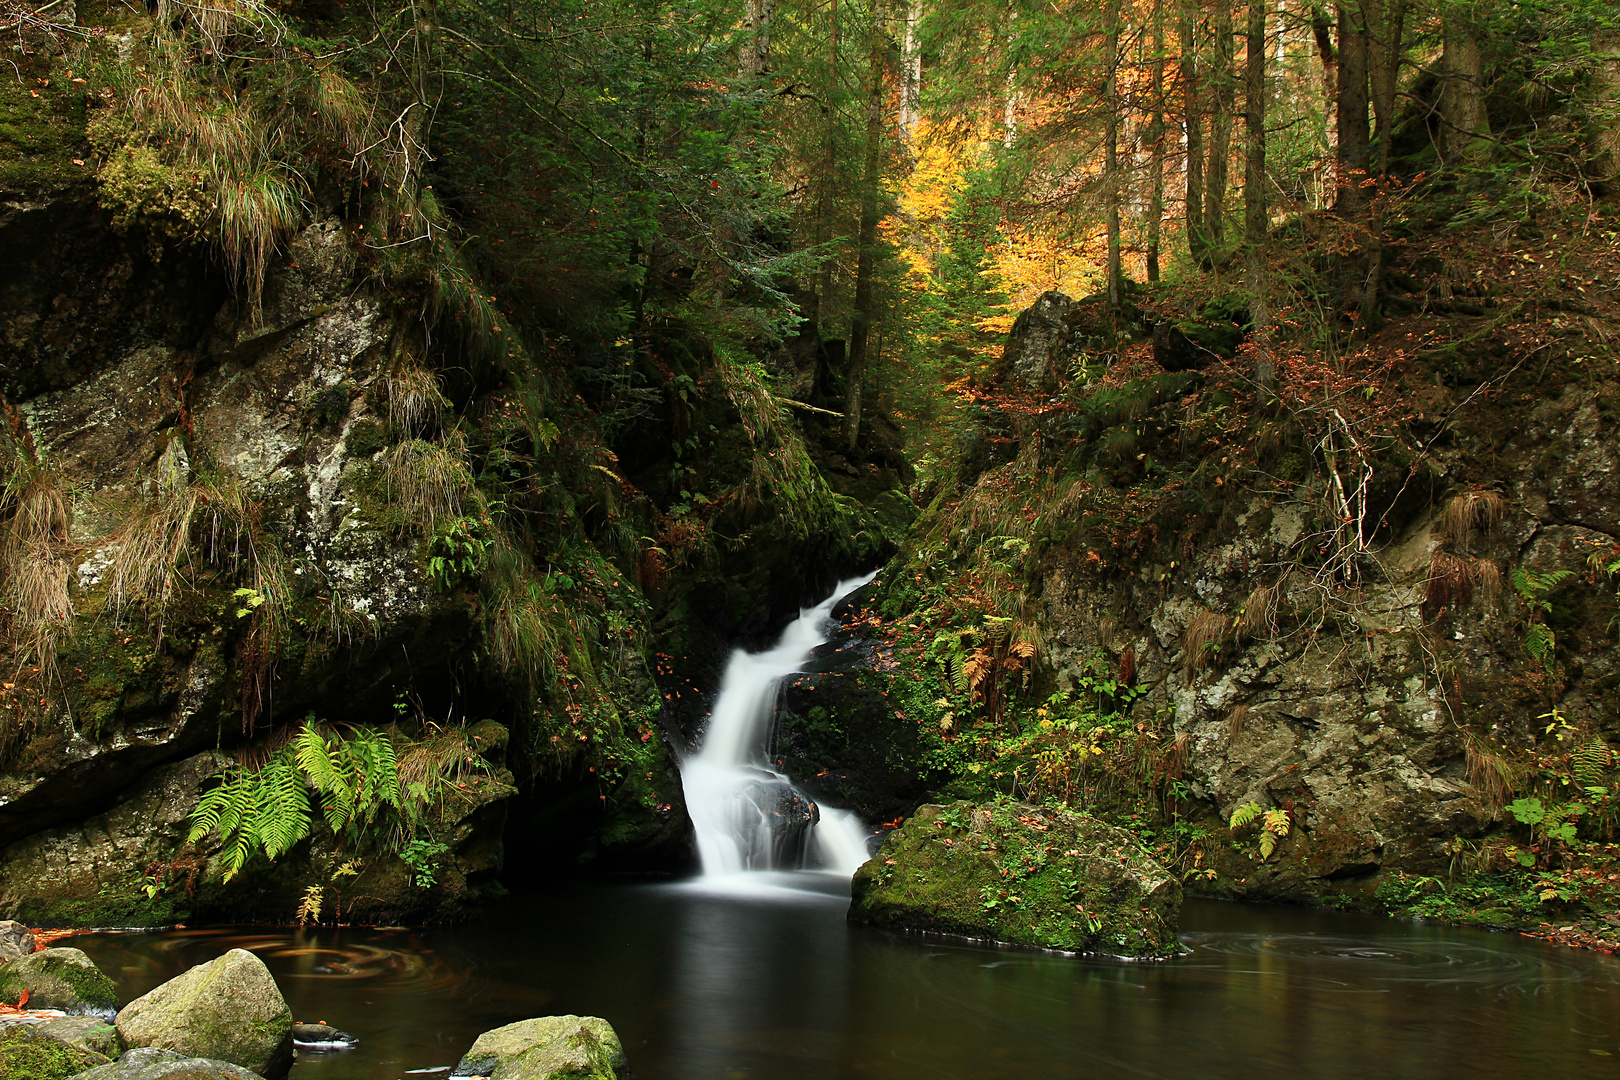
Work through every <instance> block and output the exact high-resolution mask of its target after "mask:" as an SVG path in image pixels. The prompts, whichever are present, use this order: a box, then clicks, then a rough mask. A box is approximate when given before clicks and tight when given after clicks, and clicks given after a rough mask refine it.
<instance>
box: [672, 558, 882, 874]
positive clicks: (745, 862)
mask: <svg viewBox="0 0 1620 1080" xmlns="http://www.w3.org/2000/svg"><path fill="white" fill-rule="evenodd" d="M876 576H877V575H876V574H875V573H873V574H868V575H866V576H865V577H860V578H851V579H849V580H847V581H841V582H839V583H838V587H837V588H836V589H834V590H833V594H832V595H831V596H829V597H827V599H826V600H824V601H822V602H821V603H820V604H817V605H816V606H815V607H813V608H809V609H801V610H800V611H799V617H798V618H797V619H795V620H794V621H793V622H792V623H790V624H788V627H787V629H786V630H784V631H783V632H782V638H781V640H780V641H778V642H777V643H776V645H775V647H774V648H771V649H768V650H766V651H765V652H760V653H750V652H747V651H746V650H743V649H738V650H737V651H736V652H734V653H732V654H731V660H730V661H729V662H728V663H727V665H726V673H725V677H724V678H723V679H721V681H720V694H719V696H718V697H717V698H716V699H715V702H714V713H713V715H712V717H711V718H710V720H709V729H708V731H707V733H706V734H705V735H704V737H703V746H702V748H701V749H699V750H698V752H697V753H695V754H693V755H692V756H691V757H688V758H686V759H685V760H683V761H682V762H681V786H682V787H683V788H684V789H685V791H686V809H687V812H688V813H689V814H691V816H692V827H693V830H694V831H695V832H696V834H697V845H698V855H699V857H700V858H701V859H702V861H703V876H704V877H706V878H715V877H726V876H731V875H735V874H742V873H748V872H752V871H761V870H788V869H800V868H808V867H815V868H818V869H825V870H833V871H836V872H838V873H840V874H844V875H846V876H847V875H852V874H854V873H855V870H856V868H857V867H859V866H860V865H861V863H863V862H865V861H866V859H867V848H866V840H867V836H866V829H865V828H864V827H863V826H862V825H861V822H860V819H859V818H857V817H856V816H855V815H854V814H853V813H851V812H849V811H848V810H839V809H836V808H834V807H830V806H824V805H817V804H816V803H815V802H813V801H812V800H811V799H810V798H809V796H807V795H805V794H804V793H803V792H801V791H800V790H799V789H798V788H796V787H794V786H793V783H792V781H790V780H789V779H788V778H787V777H786V776H784V775H783V774H782V773H780V772H777V771H776V770H775V769H774V768H772V767H771V764H770V759H769V757H768V756H767V754H768V751H769V749H770V738H771V727H772V725H773V723H774V721H775V719H776V700H777V692H778V689H779V687H780V685H781V682H782V679H783V678H785V677H786V676H788V675H791V674H793V673H794V672H796V671H799V670H800V669H801V668H802V667H803V666H804V663H805V661H807V660H809V659H810V654H811V652H812V651H814V649H815V648H816V646H817V645H820V644H822V643H823V642H824V641H826V640H827V638H828V636H829V632H830V630H831V629H832V626H833V623H832V609H833V605H835V604H837V603H838V601H839V600H841V599H843V598H844V597H845V596H848V595H849V594H850V593H852V592H854V591H855V590H856V589H858V588H860V587H861V586H862V585H865V584H866V583H867V582H869V581H871V580H872V579H873V578H874V577H876Z"/></svg>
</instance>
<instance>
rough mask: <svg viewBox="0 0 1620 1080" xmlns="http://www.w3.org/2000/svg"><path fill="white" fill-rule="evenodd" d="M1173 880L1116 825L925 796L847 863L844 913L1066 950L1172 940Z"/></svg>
mask: <svg viewBox="0 0 1620 1080" xmlns="http://www.w3.org/2000/svg"><path fill="white" fill-rule="evenodd" d="M1180 911H1181V886H1180V884H1179V883H1178V882H1177V881H1176V879H1175V878H1174V877H1173V876H1172V875H1171V874H1169V873H1168V872H1167V871H1166V870H1165V869H1164V868H1163V867H1161V866H1160V865H1159V864H1158V863H1157V862H1155V861H1154V859H1153V858H1152V856H1150V855H1149V854H1148V853H1147V851H1146V850H1145V849H1144V848H1143V847H1142V846H1141V845H1140V844H1139V843H1138V842H1137V841H1136V839H1135V838H1134V837H1133V836H1131V834H1130V833H1128V832H1126V831H1125V830H1123V829H1116V828H1114V827H1112V826H1109V825H1104V824H1103V823H1102V822H1100V821H1097V820H1096V819H1094V818H1091V817H1088V816H1086V815H1084V814H1076V813H1071V812H1068V811H1056V810H1050V809H1046V808H1042V807H1036V806H1030V805H1028V804H1024V803H1016V802H1011V801H1005V802H996V803H986V804H974V803H969V802H958V803H953V804H951V805H949V806H924V807H922V808H921V809H919V810H918V811H917V813H916V815H915V816H914V817H912V818H911V819H910V820H909V821H907V822H906V823H905V825H904V826H903V827H902V828H900V829H897V830H895V831H894V832H892V833H890V834H889V837H888V839H887V840H886V841H885V842H884V844H883V848H882V850H881V851H879V852H878V855H877V857H876V858H874V859H872V860H871V861H869V862H867V863H866V864H865V865H864V866H862V867H861V868H860V870H859V871H857V872H856V874H855V881H854V895H853V899H852V900H851V902H850V909H849V917H850V918H851V919H852V920H854V921H856V922H864V923H871V924H872V925H874V926H885V927H892V928H894V929H899V930H922V931H933V932H936V933H944V934H952V935H960V936H963V937H970V938H980V939H990V940H993V941H1000V942H1005V943H1008V944H1013V945H1029V946H1034V947H1037V948H1043V949H1060V950H1063V951H1066V952H1086V953H1103V954H1108V955H1113V956H1129V957H1155V958H1156V957H1165V956H1170V955H1173V954H1174V953H1175V952H1177V951H1178V946H1177V943H1176V925H1177V919H1178V917H1179V915H1180Z"/></svg>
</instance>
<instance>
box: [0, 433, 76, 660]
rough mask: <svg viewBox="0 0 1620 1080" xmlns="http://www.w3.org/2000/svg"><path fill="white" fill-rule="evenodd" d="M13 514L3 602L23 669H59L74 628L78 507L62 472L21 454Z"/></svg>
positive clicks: (5, 540) (3, 532) (1, 576)
mask: <svg viewBox="0 0 1620 1080" xmlns="http://www.w3.org/2000/svg"><path fill="white" fill-rule="evenodd" d="M3 503H4V504H8V505H9V507H10V509H11V517H10V518H9V519H7V521H6V522H5V524H4V526H3V527H0V603H3V604H4V606H5V608H6V610H7V612H8V614H9V619H8V620H7V622H8V626H7V631H8V632H7V635H6V636H7V638H8V639H9V644H10V646H11V650H12V653H13V657H14V658H15V659H16V661H17V662H18V667H19V669H20V668H21V667H25V666H29V665H32V666H36V667H38V668H39V669H40V670H41V671H43V672H46V673H49V672H52V671H54V670H55V667H56V653H57V650H58V649H59V648H60V647H61V645H62V642H63V641H65V640H66V639H67V638H68V636H69V635H71V633H72V630H73V614H74V612H73V600H72V597H71V596H70V595H69V592H68V580H69V578H70V576H71V573H72V569H73V559H72V556H73V555H74V554H75V551H76V549H75V548H74V547H73V545H72V541H71V536H70V534H71V531H72V524H73V514H72V506H71V504H70V503H69V501H68V497H67V493H66V492H65V490H64V489H63V486H62V477H61V474H60V473H58V472H57V471H56V470H55V469H53V468H51V467H49V466H33V465H30V464H28V463H27V462H25V461H23V460H21V459H19V460H18V461H17V463H16V467H15V469H14V471H13V473H12V476H11V478H10V482H9V483H8V484H7V485H6V487H5V495H4V500H3Z"/></svg>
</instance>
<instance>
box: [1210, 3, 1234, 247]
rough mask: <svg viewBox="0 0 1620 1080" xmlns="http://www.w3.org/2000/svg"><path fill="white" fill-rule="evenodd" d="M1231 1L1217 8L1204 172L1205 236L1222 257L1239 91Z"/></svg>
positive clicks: (1219, 4)
mask: <svg viewBox="0 0 1620 1080" xmlns="http://www.w3.org/2000/svg"><path fill="white" fill-rule="evenodd" d="M1235 51H1236V50H1235V47H1234V44H1233V40H1232V5H1231V0H1218V3H1217V4H1216V8H1215V64H1214V70H1213V71H1212V72H1211V73H1210V84H1211V87H1212V88H1213V101H1212V102H1211V105H1210V115H1209V165H1208V167H1207V168H1206V170H1205V172H1204V177H1205V181H1206V185H1205V188H1204V235H1205V236H1206V237H1207V238H1208V240H1209V253H1210V255H1211V256H1212V257H1214V258H1219V256H1220V251H1221V248H1222V246H1223V245H1224V244H1225V242H1226V185H1227V173H1228V169H1229V168H1230V164H1231V161H1230V159H1231V156H1232V106H1233V102H1234V99H1235V98H1236V96H1237V93H1236V90H1237V88H1236V80H1235V78H1234V71H1233V68H1234V66H1235V64H1234V60H1233V57H1234V53H1235Z"/></svg>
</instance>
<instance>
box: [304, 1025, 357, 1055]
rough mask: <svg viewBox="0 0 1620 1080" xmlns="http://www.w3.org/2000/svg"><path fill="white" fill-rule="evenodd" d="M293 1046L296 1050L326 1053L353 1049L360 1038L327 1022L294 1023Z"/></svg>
mask: <svg viewBox="0 0 1620 1080" xmlns="http://www.w3.org/2000/svg"><path fill="white" fill-rule="evenodd" d="M292 1037H293V1047H294V1048H295V1049H298V1050H310V1051H314V1052H315V1053H326V1052H330V1051H334V1050H353V1049H354V1048H355V1047H356V1046H359V1045H360V1040H359V1039H357V1038H355V1037H354V1036H353V1035H350V1034H349V1033H348V1032H347V1031H339V1030H338V1029H337V1028H335V1027H332V1026H331V1025H329V1024H294V1025H293V1026H292Z"/></svg>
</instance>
